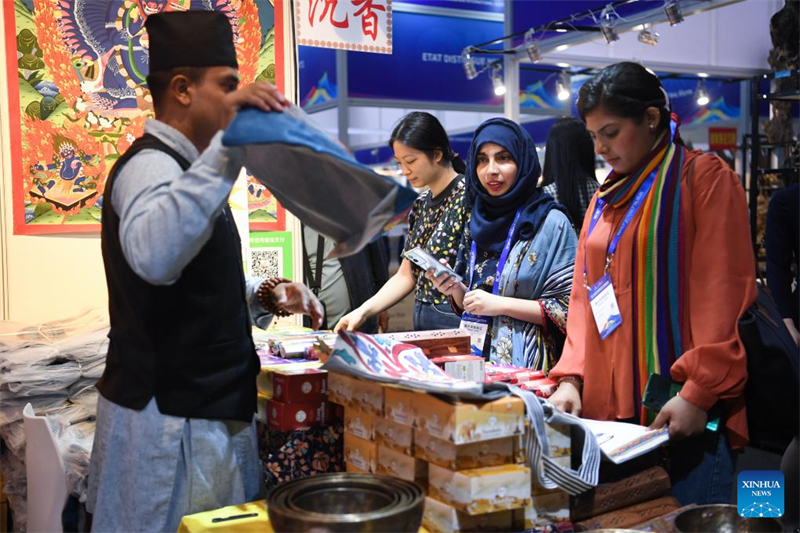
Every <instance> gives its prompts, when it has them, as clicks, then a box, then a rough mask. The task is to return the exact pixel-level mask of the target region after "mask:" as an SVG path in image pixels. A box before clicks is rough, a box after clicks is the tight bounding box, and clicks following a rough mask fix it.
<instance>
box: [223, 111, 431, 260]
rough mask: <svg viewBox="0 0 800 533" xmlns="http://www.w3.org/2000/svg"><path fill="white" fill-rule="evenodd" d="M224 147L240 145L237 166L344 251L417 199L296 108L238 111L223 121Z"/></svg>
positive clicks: (339, 251) (333, 254)
mask: <svg viewBox="0 0 800 533" xmlns="http://www.w3.org/2000/svg"><path fill="white" fill-rule="evenodd" d="M222 142H223V144H224V145H225V146H241V147H243V148H244V154H245V155H244V158H245V159H244V166H245V167H246V168H247V170H248V171H249V172H250V173H251V174H253V176H255V178H256V179H258V180H259V181H260V182H261V183H263V184H264V186H265V187H267V189H269V191H270V192H271V193H272V194H273V195H274V196H275V198H276V199H277V200H278V202H280V204H281V205H282V206H283V207H285V208H286V209H288V210H289V211H290V212H291V213H292V214H293V215H295V216H296V217H297V218H299V219H300V221H301V222H303V224H306V225H307V226H309V227H311V228H313V229H315V230H316V231H318V232H319V233H321V234H322V235H324V236H326V237H328V238H330V239H331V240H333V241H335V242H336V243H337V245H336V247H335V248H334V249H333V252H331V257H341V256H346V255H351V254H354V253H356V252H358V251H359V250H361V248H363V247H364V246H366V245H367V244H368V243H369V242H370V241H372V240H374V239H375V238H376V237H377V236H378V235H380V234H381V233H382V232H384V231H387V230H388V229H390V228H391V227H392V226H394V225H395V224H396V223H398V222H400V221H401V220H403V219H404V218H405V217H406V215H407V213H408V210H409V209H410V208H411V204H413V203H414V200H415V199H416V197H417V194H416V192H414V190H413V189H411V188H410V187H404V186H401V185H399V184H397V183H395V182H394V181H392V180H391V179H390V178H387V177H385V176H381V175H380V174H377V173H375V172H373V171H372V170H371V169H370V168H368V167H366V166H364V165H362V164H361V163H359V162H358V161H356V160H355V159H354V158H353V156H351V155H350V154H349V153H348V151H347V149H346V148H344V147H343V146H342V145H341V144H339V143H338V142H337V141H335V140H334V139H333V138H331V137H329V136H328V135H327V134H326V133H325V132H324V131H322V130H321V129H320V128H318V127H317V126H316V125H314V124H313V123H312V122H311V120H310V119H309V118H308V116H307V115H306V114H305V113H304V112H303V111H302V110H300V109H299V108H297V107H292V108H290V109H287V110H286V111H284V112H283V113H266V112H263V111H261V110H258V109H244V110H242V111H240V112H239V113H238V114H237V115H236V118H235V119H234V120H233V122H231V124H230V125H229V126H228V129H227V130H226V131H225V135H224V137H223V139H222Z"/></svg>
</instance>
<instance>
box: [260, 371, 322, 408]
mask: <svg viewBox="0 0 800 533" xmlns="http://www.w3.org/2000/svg"><path fill="white" fill-rule="evenodd" d="M272 398H273V399H274V400H278V401H280V402H284V403H295V402H315V401H322V400H327V399H328V373H327V372H326V371H325V370H319V369H316V368H280V367H278V368H275V369H273V370H272Z"/></svg>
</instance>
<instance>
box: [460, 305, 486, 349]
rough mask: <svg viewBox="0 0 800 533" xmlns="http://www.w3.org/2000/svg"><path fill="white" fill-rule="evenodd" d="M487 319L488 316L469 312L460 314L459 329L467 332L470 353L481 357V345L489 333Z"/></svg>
mask: <svg viewBox="0 0 800 533" xmlns="http://www.w3.org/2000/svg"><path fill="white" fill-rule="evenodd" d="M489 320H490V318H489V317H485V316H478V315H471V314H469V313H464V314H463V315H461V329H465V330H467V331H468V332H469V343H470V351H471V352H472V355H478V356H480V357H483V345H484V343H485V342H486V334H487V333H489Z"/></svg>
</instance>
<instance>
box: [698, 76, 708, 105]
mask: <svg viewBox="0 0 800 533" xmlns="http://www.w3.org/2000/svg"><path fill="white" fill-rule="evenodd" d="M694 98H695V100H697V105H699V106H707V105H708V103H709V102H710V101H711V98H710V97H709V96H708V90H707V89H706V84H705V83H703V80H700V83H698V84H697V90H696V91H695V93H694Z"/></svg>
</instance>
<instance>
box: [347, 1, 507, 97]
mask: <svg viewBox="0 0 800 533" xmlns="http://www.w3.org/2000/svg"><path fill="white" fill-rule="evenodd" d="M393 20H394V22H393V24H394V31H393V32H392V34H393V40H394V42H393V43H392V49H393V52H394V53H393V54H392V55H384V54H369V53H364V52H348V56H347V60H348V70H349V76H348V82H349V87H350V91H349V92H350V96H351V97H352V98H378V99H391V100H416V101H429V102H451V103H461V104H500V103H502V97H499V96H495V94H494V91H493V89H492V82H491V80H490V79H489V76H488V75H487V74H488V73H484V74H483V75H481V76H479V77H478V78H477V79H475V80H467V79H466V77H465V76H464V67H463V65H462V61H461V51H462V50H463V49H464V48H465V47H467V46H469V45H472V44H475V43H479V42H484V41H489V40H492V39H496V38H498V37H501V36H502V35H503V23H502V22H490V21H483V20H472V19H463V18H451V17H440V16H435V15H419V14H415V13H402V12H397V13H394V19H393ZM496 58H497V57H495V56H492V57H491V58H487V56H478V57H476V65H477V67H478V68H479V69H480V68H481V66H483V65H485V64H486V63H487V61H490V60H491V59H496ZM442 80H447V81H446V82H443V81H442Z"/></svg>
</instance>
